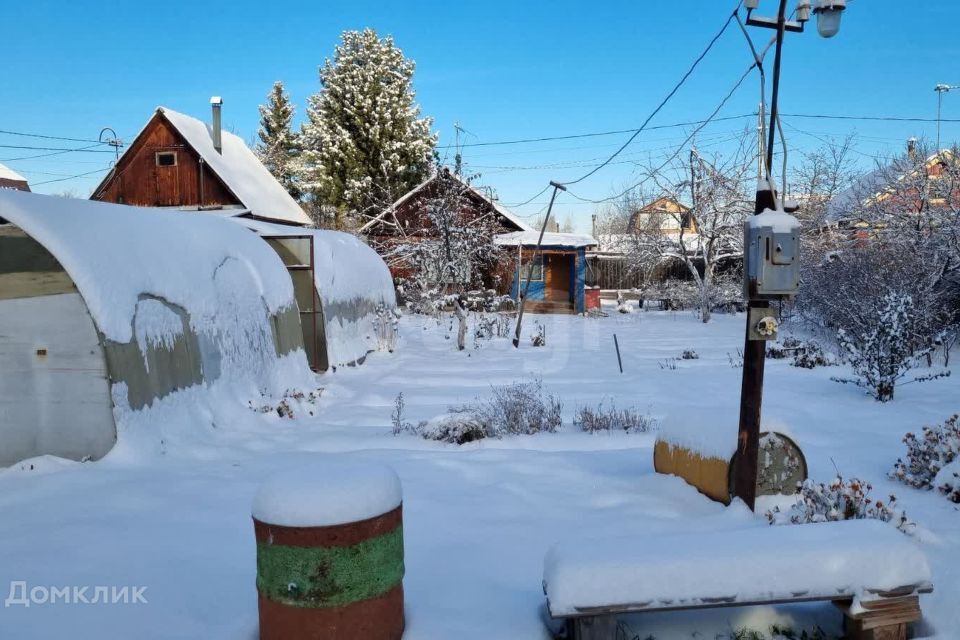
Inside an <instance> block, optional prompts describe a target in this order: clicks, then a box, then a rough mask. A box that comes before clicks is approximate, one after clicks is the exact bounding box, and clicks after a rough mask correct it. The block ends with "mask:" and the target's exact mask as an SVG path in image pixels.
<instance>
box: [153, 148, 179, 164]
mask: <svg viewBox="0 0 960 640" xmlns="http://www.w3.org/2000/svg"><path fill="white" fill-rule="evenodd" d="M157 166H158V167H175V166H177V152H176V151H158V152H157Z"/></svg>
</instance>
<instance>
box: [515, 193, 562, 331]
mask: <svg viewBox="0 0 960 640" xmlns="http://www.w3.org/2000/svg"><path fill="white" fill-rule="evenodd" d="M550 186H551V187H553V193H552V194H551V195H550V205H549V206H548V207H547V215H546V216H544V218H543V225H541V227H540V237H539V238H537V246H536V248H535V249H534V250H533V256H532V257H531V258H530V266H529V267H527V282H526V284H524V286H523V295H521V296H520V310H519V312H518V313H517V330H516V332H515V333H514V334H513V346H514V348H516V349H519V348H520V326H521V325H522V324H523V307H524V305H526V303H527V293H528V292H529V291H530V280H531V278H532V277H533V266H534V263H536V261H537V256H539V255H540V245H541V244H543V234H544V233H546V231H547V224H548V223H549V222H550V213H551V212H552V211H553V201H554V200H556V199H557V191H566V190H567V188H566V187H565V186H563V185H562V184H560V183H559V182H554V181H553V180H551V181H550ZM520 246H523V243H522V242H521V243H520ZM517 278H518V279H519V278H520V265H518V266H517Z"/></svg>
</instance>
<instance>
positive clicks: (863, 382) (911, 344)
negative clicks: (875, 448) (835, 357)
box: [832, 292, 950, 402]
mask: <svg viewBox="0 0 960 640" xmlns="http://www.w3.org/2000/svg"><path fill="white" fill-rule="evenodd" d="M915 313H916V307H915V305H914V302H913V298H912V297H911V296H909V295H904V294H899V293H893V292H888V293H887V294H886V295H885V296H884V297H883V301H882V303H881V305H880V311H879V314H878V318H877V322H876V323H875V324H872V325H870V326H869V327H866V328H864V329H861V330H850V331H847V330H844V329H840V331H838V333H837V341H838V342H839V343H840V348H841V350H842V351H843V353H844V356H845V357H846V359H847V361H848V362H849V363H850V366H851V368H852V369H853V375H854V377H853V378H839V377H834V378H832V379H833V380H834V381H836V382H842V383H852V384H855V385H857V386H858V387H863V388H865V389H868V390H869V391H870V393H871V394H872V395H873V396H874V397H875V398H876V399H877V400H879V401H880V402H887V401H888V400H893V392H894V389H895V388H896V385H897V384H898V383H899V384H902V383H900V380H902V379H903V378H904V377H905V376H906V374H907V372H908V371H909V370H910V369H913V368H914V367H915V366H917V364H918V362H919V359H920V358H921V357H923V356H925V355H927V354H928V353H929V351H930V347H920V348H918V347H917V343H916V340H915V336H914V332H913V325H914V318H913V316H914V314H915ZM948 375H950V372H949V371H944V372H940V373H934V374H930V375H924V376H918V377H916V378H914V379H913V380H912V381H913V382H923V381H926V380H933V379H936V378H940V377H944V376H948Z"/></svg>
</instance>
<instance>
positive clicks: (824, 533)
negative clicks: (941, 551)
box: [543, 520, 933, 640]
mask: <svg viewBox="0 0 960 640" xmlns="http://www.w3.org/2000/svg"><path fill="white" fill-rule="evenodd" d="M543 590H544V593H545V594H546V596H547V608H548V611H549V614H550V616H551V617H552V618H554V619H564V620H565V623H566V633H567V636H566V637H568V638H573V639H574V640H601V639H602V640H607V639H613V638H614V637H615V636H614V632H615V629H616V615H617V614H625V613H639V612H648V611H670V610H684V609H705V608H712V607H740V606H749V605H758V604H779V603H790V602H810V601H817V600H821V601H832V602H834V603H836V604H837V605H838V606H839V607H840V608H841V609H842V610H843V611H844V614H845V616H846V626H847V632H848V633H849V634H850V637H851V638H855V639H857V640H861V639H862V640H874V639H876V640H881V639H883V640H886V639H887V638H890V639H891V640H892V639H896V640H901V639H902V638H905V637H906V625H907V624H908V623H910V622H915V621H917V620H919V619H920V617H921V616H920V604H919V594H921V593H929V592H931V591H932V590H933V586H932V584H931V582H930V567H929V565H928V564H927V559H926V557H925V556H924V554H923V552H922V551H921V550H920V549H919V548H918V547H917V545H916V544H915V543H914V542H912V541H911V540H910V539H909V538H908V537H907V536H905V535H904V534H902V533H900V532H899V531H897V530H896V529H895V528H894V527H892V526H890V525H889V524H885V523H882V522H878V521H876V520H854V521H846V522H830V523H823V524H809V525H792V526H774V527H754V528H751V529H742V530H733V531H720V532H706V533H696V534H690V533H682V534H669V535H660V536H644V537H632V538H608V539H598V540H593V541H590V542H579V543H577V544H572V543H562V544H558V545H556V546H554V547H553V548H552V549H551V550H550V551H549V553H548V554H547V557H546V559H545V562H544V572H543Z"/></svg>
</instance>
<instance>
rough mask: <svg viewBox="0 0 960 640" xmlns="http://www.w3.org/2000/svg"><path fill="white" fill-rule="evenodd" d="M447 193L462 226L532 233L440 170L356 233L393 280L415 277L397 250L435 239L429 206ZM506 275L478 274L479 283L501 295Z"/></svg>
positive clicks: (482, 195) (473, 189)
mask: <svg viewBox="0 0 960 640" xmlns="http://www.w3.org/2000/svg"><path fill="white" fill-rule="evenodd" d="M449 193H456V194H457V195H458V197H457V206H458V207H459V211H458V212H457V214H458V216H459V218H460V220H461V221H462V223H463V224H469V223H470V222H471V221H477V223H478V224H484V225H485V226H487V227H489V228H490V232H491V235H496V234H500V233H509V232H513V231H533V229H532V227H530V225H528V224H527V223H526V222H524V220H523V219H522V218H520V217H518V216H517V215H516V214H514V213H513V212H512V211H510V210H509V209H507V208H506V207H504V206H503V205H501V204H500V203H498V202H497V201H496V200H495V199H494V198H493V197H492V196H491V194H490V193H485V192H484V191H482V190H480V189H477V188H476V187H473V186H471V185H470V184H468V183H467V182H466V181H465V180H463V179H462V178H460V177H459V176H457V175H456V174H454V173H453V172H451V171H450V170H449V169H446V168H444V169H441V170H440V171H437V172H435V173H434V174H433V175H431V176H430V177H429V178H427V179H426V180H424V181H423V182H421V183H420V184H418V185H417V186H416V187H414V188H413V189H411V190H410V191H408V192H407V193H405V194H403V195H402V196H400V197H399V198H398V199H397V200H396V201H395V202H394V203H393V204H391V205H390V206H389V207H387V208H386V209H384V210H383V211H382V212H380V214H379V215H377V216H376V217H375V218H373V219H372V220H370V221H369V222H367V223H366V224H364V225H363V226H362V227H360V230H359V233H360V234H361V235H363V236H365V237H366V238H367V240H368V242H369V243H370V246H372V247H373V248H374V249H375V250H376V251H377V252H378V253H380V255H381V256H383V257H384V259H385V260H386V261H387V265H388V266H389V267H390V272H391V273H392V274H393V276H394V277H395V278H408V277H411V276H412V275H414V274H413V269H412V266H411V265H410V264H408V263H407V262H406V261H405V260H403V259H402V258H398V257H397V256H398V254H400V253H402V251H398V249H400V248H402V247H404V246H409V245H411V244H415V243H417V242H421V241H423V240H425V239H428V238H432V237H434V231H433V229H432V224H431V222H430V217H429V212H428V206H429V204H430V202H432V201H435V200H436V199H437V198H439V197H443V195H444V194H449ZM508 275H509V271H508V272H507V273H506V274H504V273H500V271H499V270H492V271H490V272H489V273H484V274H481V278H480V279H481V280H482V281H483V282H484V286H485V287H488V288H498V289H500V293H504V292H505V291H506V287H507V286H508V284H509V283H508V282H504V280H505V277H506V276H508ZM498 276H499V277H498ZM498 283H499V286H497V284H498Z"/></svg>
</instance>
